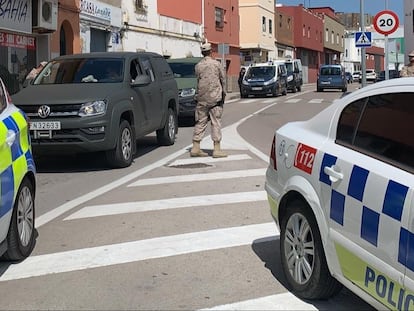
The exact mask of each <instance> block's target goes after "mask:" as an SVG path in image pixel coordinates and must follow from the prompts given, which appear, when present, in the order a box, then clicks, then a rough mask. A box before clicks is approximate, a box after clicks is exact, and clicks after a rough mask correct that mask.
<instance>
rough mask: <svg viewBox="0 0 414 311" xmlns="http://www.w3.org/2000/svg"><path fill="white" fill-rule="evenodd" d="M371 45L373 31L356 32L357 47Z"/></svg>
mask: <svg viewBox="0 0 414 311" xmlns="http://www.w3.org/2000/svg"><path fill="white" fill-rule="evenodd" d="M370 46H371V33H370V32H366V31H364V32H356V33H355V47H357V48H362V47H370Z"/></svg>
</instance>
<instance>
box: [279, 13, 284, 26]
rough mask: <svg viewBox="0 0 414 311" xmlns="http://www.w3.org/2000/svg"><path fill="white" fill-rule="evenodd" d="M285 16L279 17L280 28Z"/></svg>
mask: <svg viewBox="0 0 414 311" xmlns="http://www.w3.org/2000/svg"><path fill="white" fill-rule="evenodd" d="M282 22H283V16H282V15H279V27H280V28H282Z"/></svg>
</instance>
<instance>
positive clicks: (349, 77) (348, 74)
mask: <svg viewBox="0 0 414 311" xmlns="http://www.w3.org/2000/svg"><path fill="white" fill-rule="evenodd" d="M345 77H346V82H348V84H349V83H353V82H354V78H353V77H352V74H351V73H350V72H349V71H345Z"/></svg>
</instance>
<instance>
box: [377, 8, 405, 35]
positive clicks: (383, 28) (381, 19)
mask: <svg viewBox="0 0 414 311" xmlns="http://www.w3.org/2000/svg"><path fill="white" fill-rule="evenodd" d="M399 25H400V22H399V20H398V15H397V14H395V13H394V12H393V11H389V10H385V11H381V12H379V13H378V14H377V15H375V17H374V28H375V30H376V31H377V32H378V33H380V34H383V35H386V36H387V35H389V34H392V33H393V32H394V31H396V30H397V28H398V26H399Z"/></svg>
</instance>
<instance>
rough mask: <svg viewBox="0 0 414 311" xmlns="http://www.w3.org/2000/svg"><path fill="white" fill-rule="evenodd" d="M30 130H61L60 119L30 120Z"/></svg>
mask: <svg viewBox="0 0 414 311" xmlns="http://www.w3.org/2000/svg"><path fill="white" fill-rule="evenodd" d="M30 130H32V131H39V130H60V122H59V121H41V122H30Z"/></svg>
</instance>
